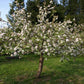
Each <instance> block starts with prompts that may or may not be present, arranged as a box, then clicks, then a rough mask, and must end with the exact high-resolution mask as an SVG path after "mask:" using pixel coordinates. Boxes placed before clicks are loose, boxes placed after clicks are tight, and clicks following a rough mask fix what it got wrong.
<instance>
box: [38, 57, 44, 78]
mask: <svg viewBox="0 0 84 84" xmlns="http://www.w3.org/2000/svg"><path fill="white" fill-rule="evenodd" d="M43 61H44V58H43V56H42V55H41V56H40V59H39V68H38V72H37V78H40V75H41V72H42V69H43Z"/></svg>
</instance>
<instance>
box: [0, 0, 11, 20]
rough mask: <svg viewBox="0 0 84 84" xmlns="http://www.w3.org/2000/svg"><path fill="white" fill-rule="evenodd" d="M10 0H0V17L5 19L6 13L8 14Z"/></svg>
mask: <svg viewBox="0 0 84 84" xmlns="http://www.w3.org/2000/svg"><path fill="white" fill-rule="evenodd" d="M11 1H12V0H0V12H1V15H0V17H1V18H2V19H3V20H6V21H7V19H6V14H8V11H9V9H10V7H9V3H11Z"/></svg>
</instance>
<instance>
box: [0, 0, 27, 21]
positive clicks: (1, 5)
mask: <svg viewBox="0 0 84 84" xmlns="http://www.w3.org/2000/svg"><path fill="white" fill-rule="evenodd" d="M12 1H13V0H0V12H1V14H0V18H2V19H3V20H5V21H7V18H6V14H8V11H9V10H10V6H9V3H11V2H12ZM26 1H27V0H25V2H26Z"/></svg>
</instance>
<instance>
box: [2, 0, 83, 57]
mask: <svg viewBox="0 0 84 84" xmlns="http://www.w3.org/2000/svg"><path fill="white" fill-rule="evenodd" d="M52 3H53V1H52V0H50V4H49V5H48V6H47V7H46V6H45V5H44V7H40V8H39V15H38V21H39V24H35V25H32V24H31V22H30V21H29V20H26V17H31V14H30V13H28V15H26V14H25V10H24V8H23V9H21V10H16V11H15V13H14V14H13V17H14V21H15V22H14V23H13V24H14V28H15V29H14V30H12V29H8V28H7V29H2V30H0V45H1V46H0V54H2V53H6V54H10V55H11V56H17V55H19V54H25V53H31V52H33V53H35V54H38V55H42V54H43V55H49V56H50V55H57V54H59V55H61V56H77V55H80V54H82V53H83V51H84V48H83V47H82V44H83V40H82V39H81V37H80V34H78V33H77V32H73V33H72V31H71V29H69V27H70V24H68V23H71V21H64V22H62V23H61V22H59V23H54V22H53V21H52V22H49V21H48V19H46V16H47V14H48V13H50V12H51V10H53V8H54V7H52V6H51V5H52ZM56 17H57V16H56ZM55 19H57V18H55ZM18 28H19V29H20V31H18V32H16V30H17V29H18ZM73 28H74V26H73ZM73 28H72V29H73Z"/></svg>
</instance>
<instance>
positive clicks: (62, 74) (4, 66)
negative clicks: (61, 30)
mask: <svg viewBox="0 0 84 84" xmlns="http://www.w3.org/2000/svg"><path fill="white" fill-rule="evenodd" d="M38 64H39V57H38V56H35V55H33V54H31V55H28V56H27V55H26V56H24V57H23V58H22V59H17V60H15V59H14V60H5V59H4V58H3V57H0V84H84V57H79V58H76V61H75V62H73V61H70V62H67V61H64V62H60V58H57V57H52V58H51V57H49V58H48V60H47V61H46V60H44V67H43V72H42V74H41V78H39V79H37V78H35V76H36V73H37V70H38Z"/></svg>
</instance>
